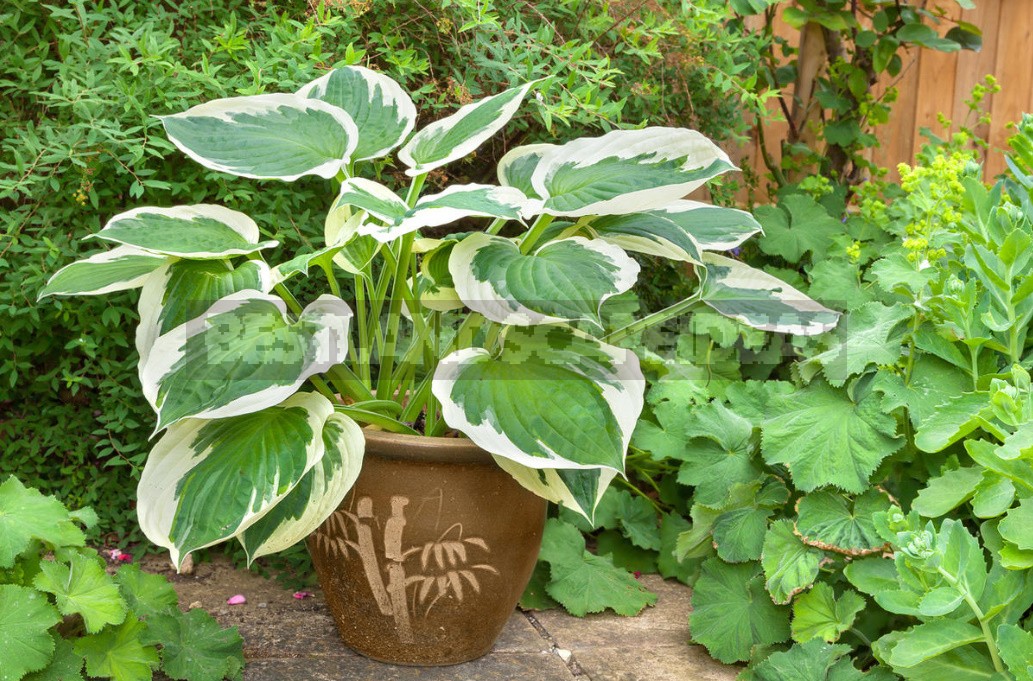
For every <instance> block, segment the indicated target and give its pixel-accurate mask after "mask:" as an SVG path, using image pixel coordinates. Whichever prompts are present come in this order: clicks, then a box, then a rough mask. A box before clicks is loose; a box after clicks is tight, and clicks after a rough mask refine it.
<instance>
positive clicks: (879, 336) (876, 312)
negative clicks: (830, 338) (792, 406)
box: [801, 302, 912, 387]
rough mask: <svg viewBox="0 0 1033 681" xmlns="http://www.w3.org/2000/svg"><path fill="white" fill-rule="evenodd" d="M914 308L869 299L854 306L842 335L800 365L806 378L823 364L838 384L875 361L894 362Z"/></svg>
mask: <svg viewBox="0 0 1033 681" xmlns="http://www.w3.org/2000/svg"><path fill="white" fill-rule="evenodd" d="M911 316H912V312H911V311H910V310H908V309H907V308H905V307H903V306H893V307H888V306H886V305H883V304H882V303H876V302H873V303H868V304H867V305H864V306H862V307H860V308H859V309H857V310H853V311H851V312H850V314H848V315H847V317H846V319H845V320H844V321H843V323H842V325H841V328H840V333H841V334H842V335H841V337H840V338H841V339H840V341H839V342H838V343H836V344H835V345H833V346H832V347H831V348H829V349H828V350H826V351H825V352H823V353H821V354H819V355H815V356H814V357H811V358H810V359H808V360H807V361H806V362H804V363H803V364H802V365H801V372H802V373H803V374H804V376H805V378H807V379H809V378H810V376H812V375H813V374H814V372H815V371H816V366H820V367H821V369H822V370H823V371H824V373H825V378H826V379H827V380H828V382H829V383H831V384H832V385H834V386H836V387H841V386H842V385H843V384H844V383H846V380H847V379H848V378H849V377H851V376H854V375H856V374H859V373H861V372H863V371H864V370H865V369H867V368H868V366H870V365H872V364H894V363H896V361H897V360H898V359H899V358H900V355H901V353H902V352H903V345H902V344H903V342H904V333H905V331H906V327H905V326H904V322H905V321H907V320H909V319H911Z"/></svg>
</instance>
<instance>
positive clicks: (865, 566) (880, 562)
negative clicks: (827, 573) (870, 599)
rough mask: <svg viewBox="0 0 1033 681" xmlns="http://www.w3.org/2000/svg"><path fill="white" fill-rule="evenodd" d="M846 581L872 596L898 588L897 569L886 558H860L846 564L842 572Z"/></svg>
mask: <svg viewBox="0 0 1033 681" xmlns="http://www.w3.org/2000/svg"><path fill="white" fill-rule="evenodd" d="M843 574H844V575H845V576H846V578H847V580H848V581H849V582H850V583H851V584H853V585H854V586H855V587H857V588H858V589H860V590H861V591H863V592H864V593H866V594H868V595H869V596H874V595H876V594H879V593H883V592H886V591H893V590H896V589H898V588H900V583H899V582H898V581H897V567H896V565H894V563H893V561H892V560H887V559H886V558H876V557H872V558H862V559H861V560H854V561H851V562H850V563H848V564H847V566H846V567H845V568H844V570H843Z"/></svg>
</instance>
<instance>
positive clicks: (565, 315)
mask: <svg viewBox="0 0 1033 681" xmlns="http://www.w3.org/2000/svg"><path fill="white" fill-rule="evenodd" d="M448 270H449V272H450V273H451V274H452V280H453V281H454V282H455V289H456V292H457V293H458V294H459V297H460V298H461V299H462V300H463V302H464V303H466V305H467V306H468V307H469V308H470V309H472V310H475V311H477V312H480V313H481V314H483V315H484V316H485V317H487V318H488V319H491V320H492V321H496V322H500V323H503V324H516V325H520V326H527V325H531V324H548V323H551V322H557V321H568V320H579V319H585V320H590V321H594V322H596V323H598V318H599V308H600V306H601V305H602V303H603V302H604V301H605V300H606V299H608V298H610V297H612V296H615V295H617V294H620V293H623V292H625V291H627V290H628V289H630V288H631V287H632V286H633V285H634V283H635V280H636V279H637V278H638V272H639V265H638V263H636V262H635V261H634V260H632V259H631V258H630V257H629V256H628V254H627V253H625V252H624V251H623V250H621V249H620V248H619V247H618V246H614V245H613V244H608V243H605V242H603V241H590V240H588V239H585V238H583V237H572V238H569V239H561V240H559V241H550V242H548V243H546V244H545V245H543V246H541V247H539V248H538V249H537V250H536V251H535V252H534V253H529V254H527V255H524V254H522V253H520V249H519V248H518V247H517V246H516V244H514V243H513V242H512V241H510V240H509V239H506V238H503V237H499V236H490V235H488V234H481V233H475V234H471V235H469V236H467V237H466V238H465V239H463V240H462V241H460V242H459V244H458V245H457V246H456V247H455V248H454V249H453V250H452V255H451V257H450V258H449V260H448Z"/></svg>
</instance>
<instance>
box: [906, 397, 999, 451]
mask: <svg viewBox="0 0 1033 681" xmlns="http://www.w3.org/2000/svg"><path fill="white" fill-rule="evenodd" d="M989 405H990V397H989V395H988V394H987V393H985V392H976V393H964V394H961V395H955V396H953V397H950V398H948V399H947V401H946V402H944V403H943V404H941V405H940V406H939V407H938V408H937V409H936V411H935V412H934V413H933V414H932V415H930V416H929V418H927V419H926V420H925V421H923V422H922V427H921V428H920V429H919V430H918V432H917V433H916V434H915V446H916V447H918V448H919V449H921V450H922V451H924V452H938V451H940V450H942V449H946V448H947V447H949V446H950V445H951V444H953V443H955V442H957V441H958V440H960V439H961V438H963V437H965V436H966V435H968V434H969V433H971V432H972V431H973V430H975V429H976V428H978V427H979V426H980V417H981V415H982V414H984V412H985V413H986V414H989Z"/></svg>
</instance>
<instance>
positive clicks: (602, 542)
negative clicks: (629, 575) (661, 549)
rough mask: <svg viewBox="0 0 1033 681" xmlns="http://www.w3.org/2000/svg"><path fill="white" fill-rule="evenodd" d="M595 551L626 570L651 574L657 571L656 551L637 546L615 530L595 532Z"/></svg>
mask: <svg viewBox="0 0 1033 681" xmlns="http://www.w3.org/2000/svg"><path fill="white" fill-rule="evenodd" d="M595 552H596V554H597V555H600V556H605V557H607V558H609V559H610V560H611V561H612V562H613V564H614V565H615V566H617V567H619V568H623V569H625V570H627V571H628V572H641V573H645V574H652V573H655V572H656V571H657V568H656V558H657V555H656V551H651V550H649V549H642V548H639V547H638V546H636V545H635V544H633V543H631V541H630V540H628V539H625V537H624V535H623V534H621V533H620V532H618V531H617V530H603V531H602V532H600V533H599V534H597V535H596V537H595Z"/></svg>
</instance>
